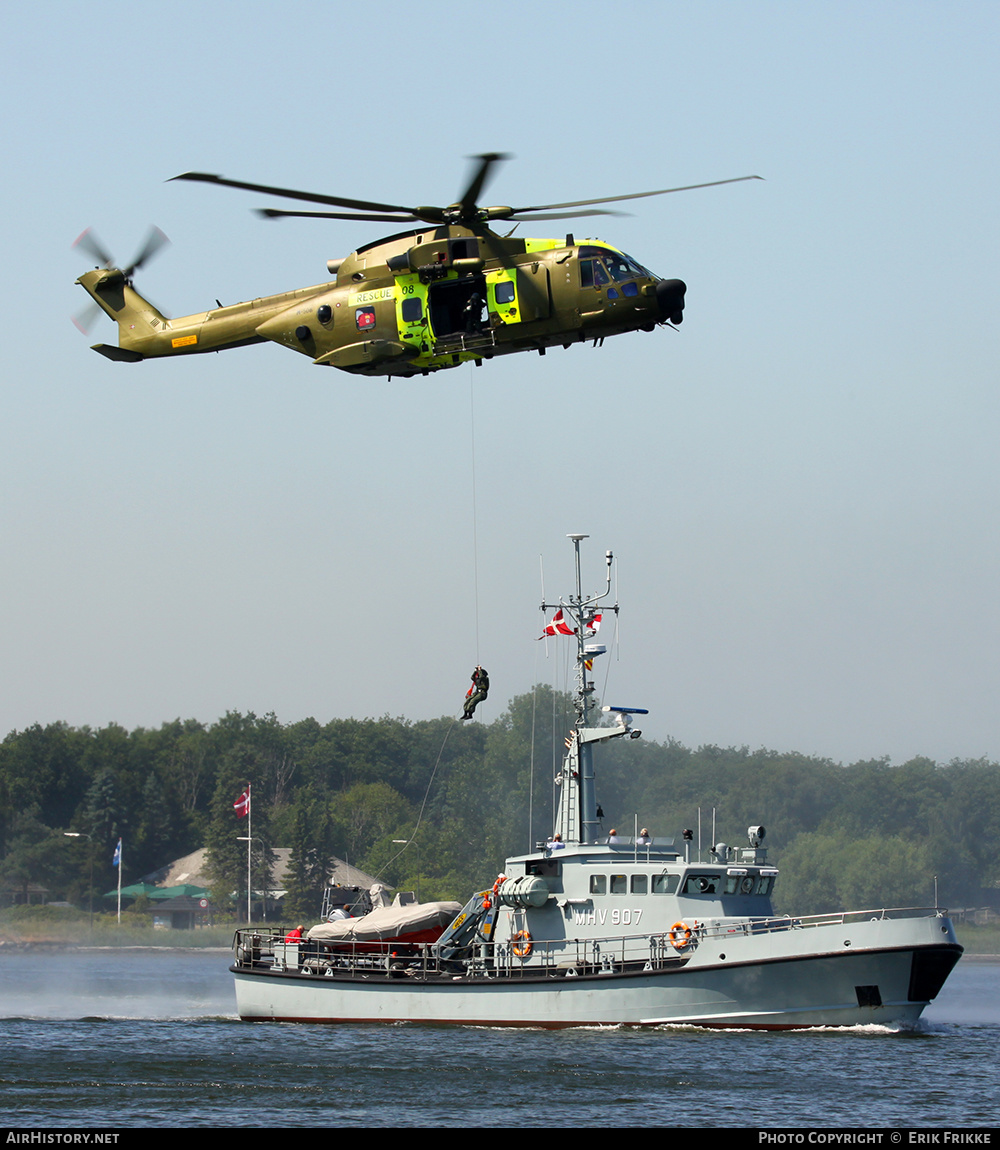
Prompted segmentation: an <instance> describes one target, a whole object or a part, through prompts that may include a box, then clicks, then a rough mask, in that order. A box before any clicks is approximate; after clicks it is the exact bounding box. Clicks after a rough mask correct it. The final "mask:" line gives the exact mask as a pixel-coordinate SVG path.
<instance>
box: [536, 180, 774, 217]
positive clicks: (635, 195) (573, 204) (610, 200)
mask: <svg viewBox="0 0 1000 1150" xmlns="http://www.w3.org/2000/svg"><path fill="white" fill-rule="evenodd" d="M763 178H764V177H763V176H737V177H736V178H735V179H732V180H712V182H711V183H708V184H685V185H684V187H682V188H661V189H660V190H659V191H658V192H629V194H628V195H625V196H605V197H604V198H603V199H599V200H571V201H569V202H568V203H565V204H539V205H538V206H537V207H534V208H515V209H514V214H515V215H520V214H521V213H522V212H547V211H549V210H550V209H552V208H582V207H586V206H587V205H588V204H614V203H617V202H619V201H620V200H642V199H645V198H646V197H647V196H666V195H669V194H670V193H671V192H692V191H694V190H695V189H696V188H717V187H718V186H719V185H720V184H739V183H741V182H742V181H743V180H762V179H763Z"/></svg>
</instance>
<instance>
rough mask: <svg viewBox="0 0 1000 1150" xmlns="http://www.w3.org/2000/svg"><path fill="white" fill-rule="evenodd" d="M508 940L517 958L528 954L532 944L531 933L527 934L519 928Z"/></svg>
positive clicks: (525, 956)
mask: <svg viewBox="0 0 1000 1150" xmlns="http://www.w3.org/2000/svg"><path fill="white" fill-rule="evenodd" d="M510 941H511V949H512V950H513V951H514V953H515V954H516V955H517V957H518V958H527V957H528V955H529V954H531V949H532V945H533V944H532V941H531V935H530V934H528V932H527V931H526V930H519V931H518V932H517V934H515V935H514V936H513V937H512V938H511V940H510Z"/></svg>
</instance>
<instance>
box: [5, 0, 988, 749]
mask: <svg viewBox="0 0 1000 1150" xmlns="http://www.w3.org/2000/svg"><path fill="white" fill-rule="evenodd" d="M2 20H3V33H4V34H3V36H2V37H0V53H2V67H0V93H2V101H3V116H2V117H0V137H2V143H3V154H4V158H5V164H4V167H5V171H6V173H7V175H6V178H5V179H4V180H3V181H2V183H0V208H2V210H3V218H4V219H5V221H6V225H7V227H6V236H5V242H4V249H5V252H6V257H7V274H6V275H5V276H3V277H2V282H0V293H2V294H0V304H2V306H0V324H2V330H0V348H2V352H0V355H2V364H3V371H2V373H0V389H2V390H0V397H2V399H0V402H2V419H0V490H2V501H0V587H2V599H0V650H2V652H3V660H2V661H3V667H4V671H3V679H4V682H3V689H2V691H0V736H2V734H3V733H5V732H7V731H10V730H15V729H17V730H20V729H23V728H25V727H28V726H30V725H32V724H34V723H42V724H45V723H50V722H55V721H64V722H67V723H69V724H71V725H74V726H79V725H84V724H87V725H89V726H91V727H99V726H103V725H105V724H107V723H110V722H117V723H121V724H122V725H123V726H125V727H127V728H129V729H132V728H134V727H137V726H145V727H157V726H159V725H160V724H161V723H163V722H167V721H170V720H172V719H174V718H176V717H181V718H197V719H200V720H202V721H204V722H212V721H214V720H215V719H217V718H219V717H220V716H221V715H223V714H224V713H225V712H226V711H227V710H238V711H244V712H245V711H254V712H256V713H257V714H264V713H267V712H272V711H273V712H274V713H275V714H276V715H277V717H278V718H279V719H280V720H281V721H282V722H286V723H290V722H294V721H297V720H299V719H302V718H304V717H307V716H313V717H315V718H316V719H318V720H319V721H320V722H327V721H329V720H330V719H333V718H340V717H347V716H356V717H359V718H360V717H365V716H374V717H378V716H381V715H385V714H389V715H393V716H405V717H407V718H409V719H413V720H418V719H425V718H436V717H438V716H440V715H444V714H458V713H459V711H460V707H461V702H462V699H463V696H464V694H465V690H466V687H467V685H468V679H469V674H470V672H471V670H472V668H473V667H474V666H475V665H476V663H480V662H481V663H482V664H484V665H485V666H486V667H487V668H488V670H489V672H490V676H491V680H492V691H491V696H490V699H489V700H488V701H487V702H486V703H485V704H483V706H482V708H481V710H480V712H479V715H480V716H481V717H482V718H483V719H484V720H485V721H487V722H489V721H491V720H493V719H495V718H496V717H497V716H498V715H500V714H501V713H502V712H503V711H504V709H505V707H506V705H507V701H508V700H509V699H510V698H512V697H513V696H515V695H519V694H523V693H525V692H527V691H530V689H531V686H532V684H533V683H535V682H543V683H551V684H553V685H555V686H557V687H559V688H560V689H562V688H563V687H565V686H566V685H567V679H566V663H565V659H564V657H563V656H564V651H562V650H561V649H560V648H558V647H557V646H556V645H555V644H554V643H551V644H549V647H548V650H547V651H546V645H545V644H544V643H539V642H536V641H535V640H536V636H537V635H538V634H539V633H540V627H541V615H540V612H539V610H538V604H539V602H540V600H541V595H542V584H543V582H544V591H545V595H546V596H547V597H548V598H549V599H550V600H552V599H554V598H556V597H558V596H559V595H560V594H562V595H567V594H569V593H570V592H571V591H572V589H573V582H572V581H573V567H572V545H571V544H570V543H569V542H568V540H567V539H566V536H567V534H568V533H571V532H582V533H587V534H588V535H589V536H590V538H589V539H587V540H586V541H585V542H584V543H583V545H582V546H583V559H584V582H585V585H586V587H587V589H589V590H598V589H599V588H600V587H601V586H602V584H603V579H604V570H605V565H604V552H605V551H606V550H608V549H611V550H613V551H614V553H615V555H616V557H617V589H618V594H619V597H620V602H621V613H620V617H619V628H618V634H617V636H616V637H614V636H613V635H612V633H611V632H610V631H608V629H606V632H607V638H608V640H609V641H610V640H611V639H612V638H613V637H614V638H615V641H614V642H613V643H610V646H611V650H610V652H609V654H608V655H607V656H605V657H604V662H603V663H600V664H598V671H599V674H598V676H597V679H598V686H599V688H600V690H601V692H602V695H603V697H604V698H605V701H607V702H609V703H613V704H616V705H625V706H639V707H647V708H648V709H649V711H650V714H649V716H648V718H647V719H646V720H645V721H644V724H643V729H644V732H645V734H646V735H647V736H649V737H653V738H656V739H660V740H662V739H667V738H674V739H677V740H679V741H680V742H682V743H684V744H686V745H688V746H692V747H697V746H700V745H702V744H717V745H720V746H731V745H733V746H743V745H746V746H749V747H750V748H751V749H757V748H759V747H766V748H770V749H774V750H779V751H791V750H794V751H799V752H802V753H806V754H810V755H817V756H823V757H829V758H832V759H833V760H835V761H839V762H845V763H847V762H853V761H856V760H859V759H867V758H875V757H882V756H888V757H889V758H890V759H891V761H893V762H903V761H906V760H907V759H909V758H911V757H913V756H914V755H926V756H928V757H930V758H932V759H936V760H938V761H942V762H946V761H949V760H950V759H952V758H955V757H961V758H966V757H977V758H978V757H980V756H987V757H990V758H992V759H997V758H1000V711H998V706H997V699H998V697H1000V609H998V582H1000V580H998V576H1000V538H998V532H997V521H998V511H1000V450H998V428H1000V421H998V416H1000V391H998V387H997V383H998V378H997V377H998V371H997V352H998V347H997V330H998V320H997V316H998V314H1000V290H998V285H1000V277H998V275H997V265H998V251H997V247H998V243H997V240H998V228H997V212H996V201H997V188H998V187H1000V172H998V167H1000V153H998V149H997V147H996V141H997V138H998V133H997V127H998V125H997V119H998V116H997V107H998V101H997V96H998V88H1000V72H998V70H997V68H996V61H995V45H996V42H997V37H998V33H1000V7H998V6H997V5H996V4H995V3H971V2H969V3H962V2H959V3H955V4H950V5H942V4H938V3H935V2H927V3H922V2H919V0H914V2H909V3H892V2H880V0H865V2H863V3H860V2H859V3H854V2H851V0H846V2H845V0H836V2H823V0H816V2H813V3H809V4H804V3H797V2H796V3H793V2H780V0H759V2H753V0H743V2H739V3H735V2H726V0H719V2H709V3H705V2H691V3H685V2H679V3H670V2H664V0H658V2H649V3H642V2H635V0H632V2H629V0H625V2H620V3H618V4H616V5H613V6H612V5H607V4H599V3H594V2H592V0H574V2H572V3H570V2H559V0H556V2H553V3H549V4H545V5H536V4H527V3H521V2H520V0H514V2H512V3H507V4H505V5H502V6H496V5H485V4H468V3H448V2H442V0H428V2H425V3H423V4H421V5H419V6H418V5H412V4H402V3H382V4H375V5H353V4H350V5H349V4H346V3H322V2H320V3H317V4H313V5H310V6H308V7H307V8H298V9H295V10H294V12H293V11H292V10H291V9H288V8H287V7H282V6H280V5H276V4H267V3H259V2H252V0H251V2H242V3H218V2H216V3H212V2H208V3H204V2H202V3H198V4H195V3H193V2H190V0H178V2H177V3H174V4H172V5H171V6H170V8H169V9H168V10H164V11H162V12H152V11H151V12H149V13H147V14H146V16H145V17H143V18H134V19H130V20H127V21H119V20H114V21H112V20H109V19H105V18H102V17H100V16H99V14H97V13H96V12H95V10H94V9H93V8H92V7H91V6H87V5H84V4H82V3H44V2H43V3H39V4H35V5H16V6H15V5H7V6H5V8H4V12H3V16H2ZM485 151H503V152H508V153H510V154H511V155H512V157H513V158H512V159H511V160H510V161H509V162H508V163H506V164H504V165H503V166H502V167H501V168H500V170H499V171H497V172H496V175H495V178H494V180H493V183H492V185H491V186H490V189H489V192H488V194H487V195H486V197H485V199H486V202H489V203H508V204H511V203H512V204H525V203H551V202H557V201H564V200H576V199H584V198H591V197H597V196H611V195H617V194H623V193H628V192H638V191H644V190H648V189H655V188H663V187H672V186H677V185H683V184H693V183H701V182H706V181H711V180H722V179H726V178H729V177H736V176H745V175H751V174H755V175H760V176H762V177H764V179H763V181H750V182H746V183H739V184H731V185H728V186H725V187H716V188H708V189H704V190H701V191H692V192H685V193H680V194H677V195H671V196H665V197H662V198H654V199H645V200H637V201H635V202H634V203H633V204H631V205H627V204H626V205H622V207H623V208H624V209H626V210H628V211H629V212H630V213H631V214H630V215H627V216H623V217H620V218H615V217H608V218H606V219H601V218H598V219H596V220H580V221H579V222H577V223H570V224H569V225H568V226H569V228H571V229H572V230H573V231H574V232H575V234H576V236H577V238H578V239H579V238H582V237H583V236H584V235H587V234H590V235H593V236H594V237H596V238H600V239H603V240H606V241H608V242H610V243H612V244H614V245H615V246H617V247H619V248H620V249H622V250H624V251H626V252H628V253H629V254H631V255H632V256H634V257H635V258H636V259H638V260H639V261H640V262H641V263H643V264H645V265H647V266H649V267H651V268H653V269H654V270H655V271H656V272H657V273H658V274H659V275H662V276H665V277H678V278H681V279H683V280H685V281H686V283H687V284H688V296H687V311H686V313H685V322H684V324H683V326H682V327H681V329H680V330H679V331H673V330H670V329H667V328H659V329H657V331H655V332H653V333H643V332H637V333H633V334H630V335H623V336H620V337H615V338H614V339H611V340H608V341H607V342H606V343H605V344H604V345H603V346H602V347H601V348H598V349H595V348H591V347H589V346H579V345H578V346H574V347H572V348H571V349H569V350H567V351H563V350H558V351H553V352H550V353H549V354H548V355H547V356H545V357H544V358H542V357H539V356H534V355H528V354H524V355H516V356H509V357H506V358H503V359H500V360H496V361H494V362H492V363H487V364H485V365H484V366H483V367H482V368H479V369H476V368H472V367H469V366H463V367H460V368H458V369H455V370H452V371H447V372H439V373H437V374H435V375H434V376H432V377H428V378H419V379H417V380H415V381H406V380H398V379H393V380H391V381H385V380H371V379H358V378H354V377H352V376H350V375H347V374H345V373H343V372H339V371H336V370H334V369H330V368H323V369H320V368H317V367H314V366H313V365H312V364H311V363H310V361H309V360H308V359H307V358H306V357H304V356H298V355H295V354H293V353H291V352H289V351H287V350H283V349H281V348H279V347H277V346H276V345H270V344H267V345H260V346H255V347H250V348H243V349H238V350H235V351H230V352H226V353H223V354H219V355H205V356H196V357H192V358H189V359H185V360H180V361H176V360H175V361H153V362H148V363H141V364H136V365H129V364H118V363H111V362H109V361H108V360H106V359H104V358H103V357H101V356H99V355H97V354H95V353H94V352H92V351H90V350H89V347H88V344H89V343H97V342H102V341H103V342H114V328H113V326H112V324H111V322H110V321H109V320H106V319H105V318H104V317H100V319H99V321H98V323H97V325H96V326H95V328H94V329H93V331H92V333H91V336H90V338H89V340H88V339H85V338H84V337H82V336H81V335H80V334H79V333H78V332H77V331H76V330H75V328H74V327H73V326H72V324H71V323H70V317H71V316H72V315H73V314H74V313H76V312H78V311H80V310H81V309H82V308H83V307H84V305H85V304H86V296H85V294H84V293H83V290H82V289H81V288H79V287H77V286H75V285H74V280H75V278H76V277H77V276H78V275H80V274H81V273H82V272H83V271H85V270H87V268H88V267H89V266H91V264H92V263H93V261H92V260H90V259H89V258H87V257H85V256H83V255H81V253H80V252H79V251H78V250H77V251H75V250H73V249H72V247H71V245H72V243H73V240H74V239H75V237H76V236H77V235H78V234H79V233H80V232H81V231H82V230H83V229H84V228H86V227H93V229H94V231H95V233H96V234H97V235H98V236H99V237H100V239H101V241H102V242H103V243H104V244H105V246H106V247H107V248H109V249H110V251H111V252H113V253H114V254H115V256H116V258H117V259H118V260H119V261H121V262H125V261H128V260H130V259H131V257H132V255H133V253H134V252H135V251H136V250H137V249H138V247H139V246H140V244H141V243H142V240H143V239H144V237H145V234H146V232H147V231H148V228H149V226H150V225H151V224H156V225H157V226H159V227H160V228H161V229H162V230H163V231H164V232H165V233H166V234H167V235H168V236H169V237H170V238H171V240H172V246H171V247H170V248H169V249H167V250H165V251H164V252H162V253H160V255H159V256H158V258H157V259H156V260H155V261H153V262H151V263H150V264H149V265H148V266H147V267H144V268H143V269H141V271H140V273H139V274H138V276H137V286H138V288H139V290H140V291H142V292H144V293H148V295H149V297H150V298H151V299H152V300H153V301H154V302H155V303H156V304H157V305H158V306H160V307H161V308H163V310H164V311H165V312H167V313H168V314H171V315H174V316H177V315H183V314H186V313H190V312H196V311H201V310H203V309H205V308H208V307H212V306H214V302H215V300H216V299H220V300H222V301H223V302H224V303H233V302H236V301H238V300H243V299H250V298H253V297H255V296H258V295H265V294H269V293H272V292H277V291H283V290H287V289H290V288H295V287H301V286H305V285H308V284H314V283H318V282H321V281H322V280H324V279H326V278H327V276H326V261H327V259H329V258H332V257H338V256H343V255H346V254H347V253H349V252H350V251H351V250H353V249H354V248H356V247H358V246H360V245H362V244H365V243H367V242H370V241H371V240H374V239H376V238H377V237H378V235H379V234H381V229H382V228H383V225H379V224H370V223H369V224H365V223H354V222H333V221H320V220H282V221H265V220H262V219H260V218H259V217H257V216H255V215H254V214H253V212H252V210H251V209H253V208H255V207H259V206H266V205H267V204H268V203H271V204H273V203H274V201H269V200H268V199H267V198H266V197H262V196H257V195H253V194H250V193H247V192H242V191H236V190H231V189H222V188H213V187H210V186H207V185H201V184H191V183H186V184H185V183H170V182H167V181H168V180H169V178H170V177H171V176H174V175H177V174H178V173H180V172H184V171H189V170H200V171H209V172H217V173H220V174H222V175H224V176H227V177H229V178H234V179H241V180H246V181H250V182H258V183H271V184H276V185H280V186H285V187H294V188H305V189H309V190H313V191H317V192H325V193H328V194H332V195H340V196H348V197H358V198H362V199H374V200H382V201H387V202H401V203H417V204H420V203H425V204H426V203H431V204H435V203H437V204H445V203H449V202H451V201H452V200H453V199H454V198H455V196H457V195H458V194H459V192H460V191H461V189H462V187H463V186H464V182H465V180H466V179H467V175H468V172H469V169H470V162H469V160H468V158H467V157H469V156H471V155H474V154H477V153H481V152H485ZM279 206H287V205H279ZM559 227H560V225H559V224H552V223H548V224H536V225H534V227H533V229H532V230H531V231H526V230H525V226H524V225H522V227H521V229H520V231H519V234H535V235H560V234H561V231H553V229H558V228H559ZM384 230H385V231H391V230H392V227H391V225H390V226H388V227H385V229H384ZM602 638H605V633H602Z"/></svg>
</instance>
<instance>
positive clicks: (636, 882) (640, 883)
mask: <svg viewBox="0 0 1000 1150" xmlns="http://www.w3.org/2000/svg"><path fill="white" fill-rule="evenodd" d="M648 892H649V878H648V876H647V875H644V874H634V875H633V876H632V893H633V894H647V893H648Z"/></svg>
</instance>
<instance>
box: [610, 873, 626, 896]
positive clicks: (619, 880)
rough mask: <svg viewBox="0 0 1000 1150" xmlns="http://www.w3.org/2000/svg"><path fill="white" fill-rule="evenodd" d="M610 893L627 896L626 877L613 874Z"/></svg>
mask: <svg viewBox="0 0 1000 1150" xmlns="http://www.w3.org/2000/svg"><path fill="white" fill-rule="evenodd" d="M611 893H612V894H628V875H625V874H613V875H612V876H611Z"/></svg>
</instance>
